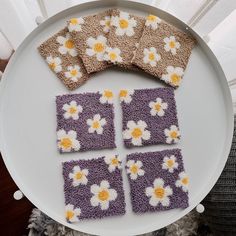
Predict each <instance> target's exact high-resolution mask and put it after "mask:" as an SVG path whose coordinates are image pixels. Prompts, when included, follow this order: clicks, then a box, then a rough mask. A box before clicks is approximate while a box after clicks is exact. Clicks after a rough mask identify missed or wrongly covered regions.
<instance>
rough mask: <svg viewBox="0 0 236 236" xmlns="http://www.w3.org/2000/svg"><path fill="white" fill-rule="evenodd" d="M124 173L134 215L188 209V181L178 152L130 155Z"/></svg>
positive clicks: (178, 150)
mask: <svg viewBox="0 0 236 236" xmlns="http://www.w3.org/2000/svg"><path fill="white" fill-rule="evenodd" d="M126 170H127V175H128V179H129V184H130V189H131V192H130V194H131V202H132V209H133V211H134V212H135V213H144V212H148V211H163V210H169V209H173V208H186V207H188V185H189V178H188V176H187V175H186V173H185V170H184V164H183V159H182V155H181V151H180V149H172V150H164V151H159V152H147V153H133V154H130V155H128V156H127V163H126Z"/></svg>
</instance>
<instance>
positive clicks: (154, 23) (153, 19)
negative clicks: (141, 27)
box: [145, 15, 161, 30]
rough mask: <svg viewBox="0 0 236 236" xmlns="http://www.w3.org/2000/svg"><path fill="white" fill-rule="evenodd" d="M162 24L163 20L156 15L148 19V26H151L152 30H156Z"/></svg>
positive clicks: (146, 23)
mask: <svg viewBox="0 0 236 236" xmlns="http://www.w3.org/2000/svg"><path fill="white" fill-rule="evenodd" d="M160 23H161V19H160V18H158V17H157V16H154V15H149V16H147V17H146V22H145V25H146V26H150V27H151V29H153V30H156V29H157V28H158V26H159V24H160Z"/></svg>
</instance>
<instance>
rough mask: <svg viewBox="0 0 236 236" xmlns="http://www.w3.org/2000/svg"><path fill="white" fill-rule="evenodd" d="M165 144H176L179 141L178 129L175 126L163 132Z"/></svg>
mask: <svg viewBox="0 0 236 236" xmlns="http://www.w3.org/2000/svg"><path fill="white" fill-rule="evenodd" d="M164 133H165V136H166V142H167V143H178V141H179V139H180V133H179V128H178V127H177V126H176V125H171V126H170V128H169V129H165V130H164Z"/></svg>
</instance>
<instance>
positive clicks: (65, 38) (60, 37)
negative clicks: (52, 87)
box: [38, 28, 88, 90]
mask: <svg viewBox="0 0 236 236" xmlns="http://www.w3.org/2000/svg"><path fill="white" fill-rule="evenodd" d="M38 51H39V53H40V54H41V56H42V57H43V58H44V59H45V61H46V62H47V63H48V66H49V67H50V69H51V70H52V71H53V72H54V73H55V74H56V75H57V77H58V78H59V79H60V80H61V81H62V82H63V83H64V84H65V86H66V87H67V88H68V89H70V90H73V89H76V88H78V87H79V86H81V85H82V84H83V83H84V82H85V81H86V80H87V79H88V74H87V71H86V70H85V68H84V65H83V63H82V60H81V59H80V58H79V57H78V52H77V50H76V48H75V46H74V42H73V41H72V39H71V37H70V35H69V33H68V29H67V28H64V29H62V30H60V31H59V32H58V33H57V34H55V35H53V36H52V37H51V38H49V39H48V40H46V41H45V42H44V43H42V44H41V45H40V46H39V47H38Z"/></svg>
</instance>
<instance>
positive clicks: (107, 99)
mask: <svg viewBox="0 0 236 236" xmlns="http://www.w3.org/2000/svg"><path fill="white" fill-rule="evenodd" d="M112 102H113V93H112V92H111V91H109V90H105V91H104V92H102V93H99V92H97V93H84V94H68V95H62V96H57V97H56V106H57V146H58V149H59V150H60V152H74V151H85V150H93V149H104V148H115V147H116V145H115V131H114V123H113V120H114V112H113V104H112Z"/></svg>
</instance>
